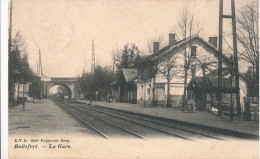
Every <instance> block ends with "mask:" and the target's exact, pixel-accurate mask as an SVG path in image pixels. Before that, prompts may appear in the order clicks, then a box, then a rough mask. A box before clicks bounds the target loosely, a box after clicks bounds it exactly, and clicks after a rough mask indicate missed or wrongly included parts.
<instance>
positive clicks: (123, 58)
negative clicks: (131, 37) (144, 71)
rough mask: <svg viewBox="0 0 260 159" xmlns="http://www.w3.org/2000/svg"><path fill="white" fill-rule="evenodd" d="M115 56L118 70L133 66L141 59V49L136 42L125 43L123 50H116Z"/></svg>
mask: <svg viewBox="0 0 260 159" xmlns="http://www.w3.org/2000/svg"><path fill="white" fill-rule="evenodd" d="M113 52H114V53H113V54H114V58H115V62H116V66H117V70H119V69H122V68H131V67H133V66H134V65H135V64H136V63H137V62H138V61H139V59H140V56H139V54H140V50H139V49H138V47H137V46H136V45H135V44H131V45H129V44H128V43H127V44H125V45H124V47H123V49H122V50H120V51H119V50H116V51H115V50H114V51H113Z"/></svg>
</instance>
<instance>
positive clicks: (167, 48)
mask: <svg viewBox="0 0 260 159" xmlns="http://www.w3.org/2000/svg"><path fill="white" fill-rule="evenodd" d="M194 40H197V41H198V42H200V43H201V44H203V45H204V46H205V47H206V49H209V50H210V51H211V52H213V53H214V56H215V57H216V58H218V50H217V48H215V46H213V45H211V44H210V43H208V42H206V41H205V40H203V39H202V38H200V37H199V36H191V37H188V38H186V39H183V40H180V41H177V42H176V43H175V45H167V46H165V47H164V48H162V49H160V50H159V51H158V52H156V53H154V54H152V55H150V56H149V57H147V58H145V59H143V60H142V61H141V62H140V63H144V62H147V61H153V60H155V59H157V58H160V57H161V56H164V55H166V54H169V53H171V52H172V51H175V50H177V49H179V48H181V47H184V46H185V45H186V44H187V43H188V42H192V41H194ZM222 60H223V62H227V61H229V59H228V57H226V56H225V55H222ZM140 63H139V64H140Z"/></svg>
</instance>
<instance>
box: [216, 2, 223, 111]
mask: <svg viewBox="0 0 260 159" xmlns="http://www.w3.org/2000/svg"><path fill="white" fill-rule="evenodd" d="M222 33H223V0H220V1H219V46H218V96H217V97H218V115H219V116H222Z"/></svg>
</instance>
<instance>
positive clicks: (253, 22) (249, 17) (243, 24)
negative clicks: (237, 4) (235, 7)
mask: <svg viewBox="0 0 260 159" xmlns="http://www.w3.org/2000/svg"><path fill="white" fill-rule="evenodd" d="M258 18H259V17H258V1H257V0H251V1H250V2H248V3H247V4H245V5H244V6H243V7H241V8H240V9H239V11H238V16H237V17H236V22H237V28H236V29H237V41H238V51H237V53H238V58H239V60H241V61H244V62H246V63H249V64H251V65H252V67H253V72H252V73H253V77H254V81H255V82H254V83H255V88H256V90H255V91H254V92H259V89H258V82H259V33H258V27H259V19H258ZM231 36H232V35H229V36H228V37H231ZM224 41H225V43H226V45H227V47H228V48H227V49H229V50H232V51H233V46H232V45H230V44H229V39H228V38H224ZM227 52H228V51H227ZM250 82H252V81H250ZM255 96H257V95H255Z"/></svg>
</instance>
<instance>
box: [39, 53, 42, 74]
mask: <svg viewBox="0 0 260 159" xmlns="http://www.w3.org/2000/svg"><path fill="white" fill-rule="evenodd" d="M39 77H42V57H41V50H40V49H39Z"/></svg>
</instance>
